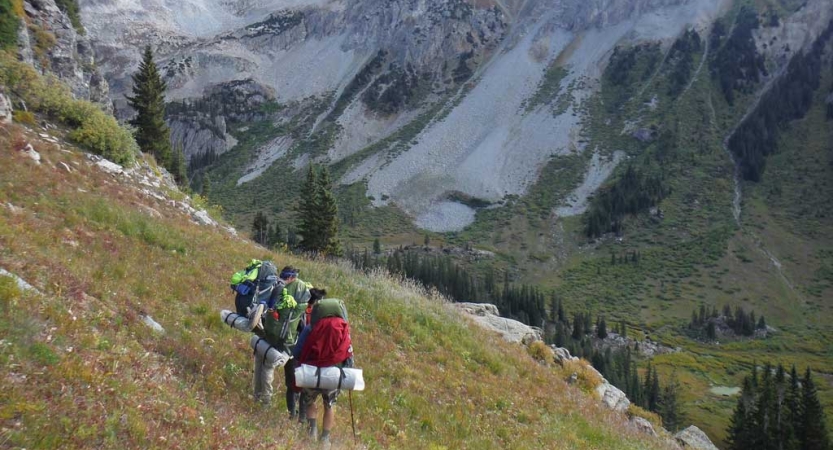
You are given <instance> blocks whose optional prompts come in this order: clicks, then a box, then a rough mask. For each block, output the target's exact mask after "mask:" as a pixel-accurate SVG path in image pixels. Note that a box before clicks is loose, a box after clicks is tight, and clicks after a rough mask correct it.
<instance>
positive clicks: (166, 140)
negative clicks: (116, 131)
mask: <svg viewBox="0 0 833 450" xmlns="http://www.w3.org/2000/svg"><path fill="white" fill-rule="evenodd" d="M165 89H167V85H166V84H165V82H164V81H163V80H162V77H161V76H160V75H159V69H158V68H157V67H156V63H155V62H154V61H153V50H151V48H150V45H148V46H146V47H145V51H144V55H143V56H142V62H141V63H140V64H139V71H138V72H136V73H135V74H133V96H132V97H131V96H126V97H127V102H128V104H129V105H130V107H132V108H133V109H134V110H135V111H136V117H135V118H133V120H132V121H131V122H130V123H131V124H132V125H133V126H135V127H136V134H135V138H136V143H137V144H139V148H140V149H141V150H142V151H143V152H145V153H149V154H151V155H153V156H154V158H156V161H157V162H158V163H159V164H161V165H162V166H163V167H165V168H167V169H170V168H171V164H172V157H173V152H172V150H171V131H170V129H168V125H167V124H166V123H165Z"/></svg>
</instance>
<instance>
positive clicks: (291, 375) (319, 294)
mask: <svg viewBox="0 0 833 450" xmlns="http://www.w3.org/2000/svg"><path fill="white" fill-rule="evenodd" d="M309 293H310V298H309V300H308V301H307V308H306V310H305V311H304V315H303V319H301V322H300V323H299V324H298V326H299V328H300V330H299V334H300V333H301V332H302V331H303V329H304V328H305V327H306V326H307V325H309V324H310V320H311V317H312V307H313V305H315V304H316V303H317V302H318V300H321V299H322V298H324V297H326V296H327V291H326V289H316V288H310V290H309ZM299 339H300V337H299ZM296 348H297V349H299V350H298V352H299V354H300V347H298V343H297V342H296V344H295V346H294V347H293V349H292V353H293V354H295V349H296ZM298 366H300V364H299V363H297V360H296V359H293V360H292V361H290V363H289V364H287V365H285V366H284V377H285V381H286V389H287V407H288V406H289V400H288V399H289V392H292V394H293V395H292V398H293V400H294V401H295V403H296V404H297V405H298V411H297V412H296V413H295V414H293V412H294V411H293V410H292V409H290V411H289V419H290V420H293V419H298V423H304V422H305V421H306V419H307V415H306V410H307V408H306V407H305V405H304V403H303V402H301V401H300V394H301V389H300V388H297V387H296V386H295V368H296V367H298ZM290 369H291V370H290Z"/></svg>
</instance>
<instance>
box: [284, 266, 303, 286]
mask: <svg viewBox="0 0 833 450" xmlns="http://www.w3.org/2000/svg"><path fill="white" fill-rule="evenodd" d="M299 272H300V271H299V270H298V269H297V268H295V267H294V266H286V267H284V268H283V270H281V280H283V281H284V282H285V283H286V284H289V283H292V282H293V281H295V279H296V278H298V273H299Z"/></svg>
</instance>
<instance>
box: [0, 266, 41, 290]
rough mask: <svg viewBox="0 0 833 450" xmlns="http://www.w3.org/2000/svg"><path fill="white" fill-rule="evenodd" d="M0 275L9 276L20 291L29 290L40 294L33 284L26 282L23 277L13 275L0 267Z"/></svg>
mask: <svg viewBox="0 0 833 450" xmlns="http://www.w3.org/2000/svg"><path fill="white" fill-rule="evenodd" d="M0 276H6V277H9V278H11V279H13V280H14V281H15V283H17V287H18V288H19V289H20V290H21V291H30V292H34V293H35V294H37V295H40V291H38V290H37V289H35V287H34V286H32V285H31V284H29V283H27V282H26V281H25V280H24V279H23V278H20V277H19V276H17V275H15V274H13V273H11V272H8V271H6V270H4V269H2V268H0Z"/></svg>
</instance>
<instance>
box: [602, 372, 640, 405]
mask: <svg viewBox="0 0 833 450" xmlns="http://www.w3.org/2000/svg"><path fill="white" fill-rule="evenodd" d="M599 376H600V377H601V374H599ZM596 394H598V395H599V398H601V400H602V403H603V404H604V405H605V406H607V407H608V408H610V409H612V410H614V411H619V412H624V411H627V410H628V406H630V404H631V401H630V400H628V396H627V395H625V393H624V392H622V390H621V389H619V388H617V387H616V386H614V385H612V384H610V383H608V382H607V380H605V382H604V383H602V384H601V385H599V387H597V388H596Z"/></svg>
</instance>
